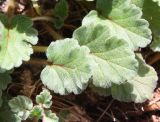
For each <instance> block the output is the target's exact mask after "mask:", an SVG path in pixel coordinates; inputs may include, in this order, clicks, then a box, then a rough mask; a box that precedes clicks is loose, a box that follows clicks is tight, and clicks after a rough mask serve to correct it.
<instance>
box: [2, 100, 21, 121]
mask: <svg viewBox="0 0 160 122" xmlns="http://www.w3.org/2000/svg"><path fill="white" fill-rule="evenodd" d="M0 121H1V122H21V119H20V118H19V117H18V116H16V115H15V114H14V113H13V112H12V111H11V110H10V108H9V105H8V101H7V100H6V98H4V102H3V105H2V107H0Z"/></svg>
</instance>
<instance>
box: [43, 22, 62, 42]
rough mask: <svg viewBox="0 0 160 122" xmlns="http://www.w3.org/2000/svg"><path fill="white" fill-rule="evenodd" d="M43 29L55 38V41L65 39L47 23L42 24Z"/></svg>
mask: <svg viewBox="0 0 160 122" xmlns="http://www.w3.org/2000/svg"><path fill="white" fill-rule="evenodd" d="M42 25H43V27H44V28H45V29H46V30H47V31H48V33H49V34H50V35H51V36H52V37H53V39H55V40H58V39H63V36H62V35H60V34H59V33H57V32H56V31H55V30H54V29H53V28H52V27H51V26H49V25H48V24H47V23H42Z"/></svg>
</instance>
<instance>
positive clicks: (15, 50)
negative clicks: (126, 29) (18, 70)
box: [0, 14, 38, 70]
mask: <svg viewBox="0 0 160 122" xmlns="http://www.w3.org/2000/svg"><path fill="white" fill-rule="evenodd" d="M0 32H1V38H0V67H1V68H3V69H7V70H10V69H12V68H13V67H19V66H20V65H21V64H22V61H23V60H24V61H28V60H29V59H30V54H32V53H33V49H32V47H31V44H33V45H35V44H36V43H37V41H38V38H37V31H36V30H35V29H33V28H32V21H31V20H30V19H29V18H28V17H26V16H22V15H17V16H14V17H13V18H11V19H9V18H7V16H6V15H4V14H0Z"/></svg>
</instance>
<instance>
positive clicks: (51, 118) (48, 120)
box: [43, 110, 59, 122]
mask: <svg viewBox="0 0 160 122" xmlns="http://www.w3.org/2000/svg"><path fill="white" fill-rule="evenodd" d="M43 122H59V118H58V117H57V116H56V114H55V113H52V111H50V110H49V111H46V113H45V116H43Z"/></svg>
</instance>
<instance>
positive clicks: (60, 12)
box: [54, 0, 69, 29]
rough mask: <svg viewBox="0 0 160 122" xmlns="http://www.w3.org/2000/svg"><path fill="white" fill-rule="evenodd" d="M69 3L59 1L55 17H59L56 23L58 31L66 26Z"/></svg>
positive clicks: (55, 9) (63, 0)
mask: <svg viewBox="0 0 160 122" xmlns="http://www.w3.org/2000/svg"><path fill="white" fill-rule="evenodd" d="M68 8H69V7H68V3H67V1H66V0H59V2H58V3H57V4H56V5H55V8H54V16H55V17H57V18H56V19H55V21H54V24H55V27H56V28H57V29H59V28H61V27H62V26H63V24H64V20H65V19H66V18H67V16H68Z"/></svg>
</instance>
